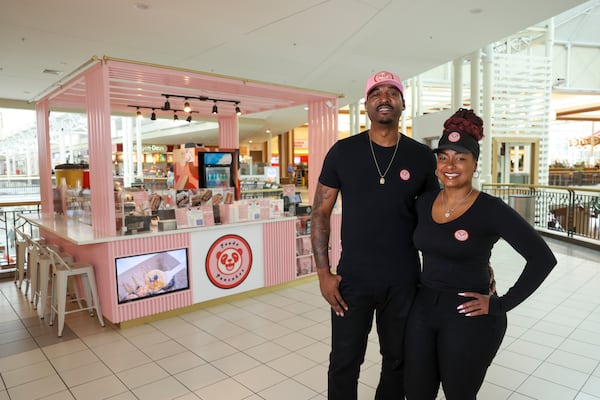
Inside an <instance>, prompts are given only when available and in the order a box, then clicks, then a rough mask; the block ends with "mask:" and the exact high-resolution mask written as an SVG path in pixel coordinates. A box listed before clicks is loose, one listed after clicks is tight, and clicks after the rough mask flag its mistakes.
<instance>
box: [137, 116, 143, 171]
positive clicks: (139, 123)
mask: <svg viewBox="0 0 600 400" xmlns="http://www.w3.org/2000/svg"><path fill="white" fill-rule="evenodd" d="M135 146H136V153H137V174H136V175H135V177H136V178H137V179H139V180H140V181H143V180H144V170H143V169H144V165H143V162H144V152H143V148H142V147H143V143H142V121H141V120H139V119H138V118H135Z"/></svg>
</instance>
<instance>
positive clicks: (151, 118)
mask: <svg viewBox="0 0 600 400" xmlns="http://www.w3.org/2000/svg"><path fill="white" fill-rule="evenodd" d="M150 120H151V121H156V112H154V108H153V109H152V114H150Z"/></svg>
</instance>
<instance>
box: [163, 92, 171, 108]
mask: <svg viewBox="0 0 600 400" xmlns="http://www.w3.org/2000/svg"><path fill="white" fill-rule="evenodd" d="M165 97H166V98H167V100H166V101H165V105H164V106H163V110H165V111H169V110H170V109H171V103H169V96H165Z"/></svg>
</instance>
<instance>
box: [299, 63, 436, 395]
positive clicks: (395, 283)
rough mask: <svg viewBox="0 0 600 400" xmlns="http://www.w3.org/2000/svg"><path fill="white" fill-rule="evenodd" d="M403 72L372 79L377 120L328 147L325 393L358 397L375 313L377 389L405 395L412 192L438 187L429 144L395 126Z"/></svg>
mask: <svg viewBox="0 0 600 400" xmlns="http://www.w3.org/2000/svg"><path fill="white" fill-rule="evenodd" d="M403 96H404V95H403V86H402V82H401V81H400V78H398V76H397V75H395V74H392V73H389V72H385V71H383V72H379V73H377V74H375V75H373V76H372V77H370V78H369V79H368V81H367V85H366V90H365V108H366V111H367V114H368V116H369V119H370V120H371V129H370V130H368V131H365V132H362V133H360V134H358V135H354V136H351V137H349V138H346V139H343V140H340V141H338V142H337V143H336V144H334V145H333V146H332V147H331V149H330V150H329V152H328V153H327V155H326V157H325V160H324V162H323V169H322V171H321V174H320V177H319V183H318V185H317V189H316V193H315V198H314V202H313V212H312V230H311V232H312V237H311V240H312V246H313V252H314V257H315V262H316V265H317V274H318V277H319V285H320V289H321V293H322V295H323V297H324V298H325V300H327V302H328V303H329V304H330V305H331V309H332V313H331V327H332V343H331V354H330V364H329V372H328V398H329V399H330V400H353V399H356V398H357V385H358V376H359V372H360V366H361V364H362V362H363V361H364V355H365V350H366V347H367V337H368V334H369V331H370V330H371V325H372V322H373V315H374V314H375V315H376V323H377V332H378V335H379V345H380V352H381V355H382V368H381V376H380V381H379V385H378V387H377V392H376V395H375V398H376V399H377V400H384V399H394V400H397V399H403V398H404V387H403V376H402V375H403V335H404V325H405V321H406V317H407V316H408V311H409V308H410V305H411V303H412V300H413V296H414V293H415V289H416V285H417V281H418V274H419V271H420V262H419V257H418V253H417V250H416V249H415V247H414V245H413V242H412V234H413V230H414V227H415V224H416V217H415V210H414V203H415V198H416V197H417V196H418V195H419V194H421V193H423V192H425V191H428V190H433V189H435V188H438V181H437V178H436V177H435V174H434V170H435V159H434V157H433V155H432V152H431V149H429V148H428V147H427V146H425V145H423V144H420V143H418V142H416V141H415V140H413V139H411V138H409V137H407V136H404V135H403V134H401V133H399V132H398V131H399V129H398V128H399V126H398V125H399V120H400V116H401V114H402V111H403V110H404V108H405V105H404V98H403ZM338 193H341V195H342V203H343V211H342V256H341V259H340V262H339V265H338V266H337V268H336V272H332V271H331V266H330V264H329V255H328V244H329V237H330V216H331V212H332V210H333V207H334V205H335V202H336V200H337V196H338Z"/></svg>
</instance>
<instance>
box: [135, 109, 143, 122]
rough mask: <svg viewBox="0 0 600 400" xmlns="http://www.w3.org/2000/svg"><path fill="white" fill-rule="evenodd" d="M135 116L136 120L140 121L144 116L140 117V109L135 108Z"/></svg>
mask: <svg viewBox="0 0 600 400" xmlns="http://www.w3.org/2000/svg"><path fill="white" fill-rule="evenodd" d="M135 115H136V116H137V118H138V119H142V118H144V116H143V115H142V112H141V111H140V108H139V107H138V108H137V112H136V113H135Z"/></svg>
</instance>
